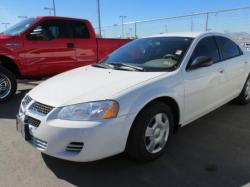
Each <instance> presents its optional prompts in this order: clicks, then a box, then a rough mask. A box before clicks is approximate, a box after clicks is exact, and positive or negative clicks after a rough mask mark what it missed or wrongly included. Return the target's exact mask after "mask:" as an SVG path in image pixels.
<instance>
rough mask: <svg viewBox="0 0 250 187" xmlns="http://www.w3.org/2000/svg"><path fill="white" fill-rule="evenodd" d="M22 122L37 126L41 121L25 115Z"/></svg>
mask: <svg viewBox="0 0 250 187" xmlns="http://www.w3.org/2000/svg"><path fill="white" fill-rule="evenodd" d="M24 123H26V124H28V125H32V126H34V127H39V125H40V123H41V121H40V120H38V119H35V118H32V117H30V116H25V119H24Z"/></svg>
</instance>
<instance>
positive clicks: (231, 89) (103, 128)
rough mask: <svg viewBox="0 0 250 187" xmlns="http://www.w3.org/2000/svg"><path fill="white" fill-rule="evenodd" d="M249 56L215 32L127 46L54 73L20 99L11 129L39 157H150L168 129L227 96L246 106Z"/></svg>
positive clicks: (249, 93) (221, 102) (144, 40)
mask: <svg viewBox="0 0 250 187" xmlns="http://www.w3.org/2000/svg"><path fill="white" fill-rule="evenodd" d="M249 63H250V58H249V55H248V54H247V53H246V52H245V51H244V50H243V49H242V48H241V47H240V46H239V45H238V44H237V43H236V42H234V41H233V40H232V39H231V38H230V37H228V36H225V35H223V34H220V33H175V34H168V35H160V36H152V37H148V38H142V39H138V40H135V41H133V42H130V43H129V44H127V45H125V46H124V47H122V48H120V49H118V50H116V51H115V52H113V53H112V54H111V55H109V56H108V57H107V58H106V59H104V60H102V61H101V62H100V63H99V64H95V65H90V66H86V67H81V68H78V69H75V70H72V71H69V72H66V73H63V74H60V75H58V76H55V77H53V78H51V79H49V80H47V81H45V82H43V83H42V84H40V85H39V86H37V87H36V88H34V89H33V90H31V91H30V92H29V93H28V94H27V95H26V96H25V98H24V99H23V100H22V103H21V106H20V110H19V113H18V115H17V130H18V131H19V132H21V133H22V135H23V136H24V137H25V139H26V140H27V142H29V143H31V144H32V145H33V146H34V147H36V148H37V149H39V150H40V151H42V152H43V153H45V154H48V155H51V156H54V157H57V158H61V159H66V160H71V161H80V162H87V161H94V160H98V159H102V158H105V157H109V156H112V155H115V154H118V153H121V152H123V151H126V152H127V154H128V155H129V156H130V157H131V158H134V159H137V160H144V161H146V160H152V159H155V158H157V157H159V156H160V155H161V154H162V153H163V152H164V151H165V150H166V149H167V147H168V146H167V145H168V142H169V140H170V139H171V138H172V135H173V132H174V130H175V129H177V128H178V127H182V126H185V125H187V124H189V123H190V122H192V121H194V120H196V119H197V118H199V117H201V116H203V115H205V114H207V113H209V112H211V111H212V110H214V109H216V108H218V107H220V106H222V105H224V104H225V103H227V102H229V101H231V100H233V99H235V100H236V101H237V102H238V103H240V104H248V103H249V102H250V77H249V72H250V64H249Z"/></svg>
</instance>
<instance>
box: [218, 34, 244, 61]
mask: <svg viewBox="0 0 250 187" xmlns="http://www.w3.org/2000/svg"><path fill="white" fill-rule="evenodd" d="M215 38H216V42H217V43H218V46H219V48H220V52H221V56H222V60H226V59H229V58H233V57H236V56H239V55H241V54H242V51H241V50H240V48H239V46H238V45H237V44H236V43H235V42H233V41H232V40H230V39H228V38H225V37H221V36H217V37H215Z"/></svg>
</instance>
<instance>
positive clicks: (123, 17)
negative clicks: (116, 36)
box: [120, 16, 127, 37]
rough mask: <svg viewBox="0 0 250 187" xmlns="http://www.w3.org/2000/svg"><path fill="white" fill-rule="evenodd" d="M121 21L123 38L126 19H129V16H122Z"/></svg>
mask: <svg viewBox="0 0 250 187" xmlns="http://www.w3.org/2000/svg"><path fill="white" fill-rule="evenodd" d="M120 18H121V20H122V37H124V19H126V18H127V16H120Z"/></svg>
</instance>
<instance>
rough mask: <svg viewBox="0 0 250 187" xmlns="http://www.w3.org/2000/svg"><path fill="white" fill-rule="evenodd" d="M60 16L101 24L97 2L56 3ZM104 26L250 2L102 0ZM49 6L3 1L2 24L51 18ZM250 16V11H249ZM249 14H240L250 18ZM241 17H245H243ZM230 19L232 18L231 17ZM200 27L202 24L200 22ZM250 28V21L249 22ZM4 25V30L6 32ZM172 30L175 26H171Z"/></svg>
mask: <svg viewBox="0 0 250 187" xmlns="http://www.w3.org/2000/svg"><path fill="white" fill-rule="evenodd" d="M55 1H56V7H57V15H59V16H69V17H77V18H87V19H89V20H90V21H91V22H92V23H93V24H94V25H97V16H96V0H71V1H70V0H55ZM100 1H101V16H102V25H103V26H106V25H113V24H117V23H120V19H119V16H120V15H126V16H127V19H126V21H132V20H141V19H151V18H158V17H165V16H176V15H182V14H189V13H196V12H204V11H211V10H218V9H228V8H235V7H244V6H250V1H249V0H186V1H185V0H171V1H170V0H154V1H152V0H151V1H149V0H100ZM45 6H47V7H48V6H52V0H1V3H0V22H10V23H12V24H13V23H15V22H17V21H18V18H17V16H37V15H48V11H46V10H44V9H43V8H44V7H45ZM249 13H250V11H249ZM249 15H250V14H248V15H240V16H243V17H244V16H246V17H250V16H249ZM240 18H241V17H240ZM227 19H228V17H227ZM197 25H198V23H197ZM249 25H250V20H249ZM3 27H4V26H3V25H0V30H3ZM169 30H171V24H170V26H169Z"/></svg>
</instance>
